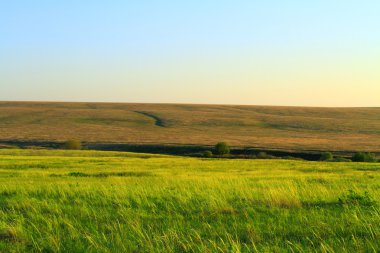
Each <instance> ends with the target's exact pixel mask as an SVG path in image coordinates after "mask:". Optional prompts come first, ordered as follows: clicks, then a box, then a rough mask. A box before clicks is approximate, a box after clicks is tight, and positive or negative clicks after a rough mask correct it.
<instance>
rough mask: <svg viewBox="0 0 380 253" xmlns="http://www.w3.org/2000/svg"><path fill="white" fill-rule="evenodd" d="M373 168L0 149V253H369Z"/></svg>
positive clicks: (376, 245) (375, 234) (378, 191)
mask: <svg viewBox="0 0 380 253" xmlns="http://www.w3.org/2000/svg"><path fill="white" fill-rule="evenodd" d="M379 204H380V164H379V163H371V164H366V163H324V162H304V161H286V160H230V159H197V158H182V157H170V156H159V155H147V154H133V153H116V152H96V151H59V150H55V151H53V150H0V252H24V251H28V252H314V251H316V252H379V251H380V208H379Z"/></svg>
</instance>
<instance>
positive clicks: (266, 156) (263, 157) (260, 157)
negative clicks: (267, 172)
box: [256, 152, 277, 159]
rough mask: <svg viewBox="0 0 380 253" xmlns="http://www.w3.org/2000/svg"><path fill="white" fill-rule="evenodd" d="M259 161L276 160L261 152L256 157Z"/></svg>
mask: <svg viewBox="0 0 380 253" xmlns="http://www.w3.org/2000/svg"><path fill="white" fill-rule="evenodd" d="M256 158H257V159H276V158H277V157H275V156H273V155H268V154H267V153H266V152H260V153H258V154H257V155H256Z"/></svg>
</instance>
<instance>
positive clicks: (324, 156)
mask: <svg viewBox="0 0 380 253" xmlns="http://www.w3.org/2000/svg"><path fill="white" fill-rule="evenodd" d="M333 158H334V156H333V154H331V152H324V153H322V154H321V158H320V159H319V160H321V161H331V160H332V159H333Z"/></svg>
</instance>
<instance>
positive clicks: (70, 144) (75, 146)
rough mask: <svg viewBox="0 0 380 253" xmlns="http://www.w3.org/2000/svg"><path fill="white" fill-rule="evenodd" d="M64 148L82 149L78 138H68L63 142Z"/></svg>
mask: <svg viewBox="0 0 380 253" xmlns="http://www.w3.org/2000/svg"><path fill="white" fill-rule="evenodd" d="M64 148H65V149H70V150H80V149H82V143H81V142H80V141H78V140H68V141H66V142H65V145H64Z"/></svg>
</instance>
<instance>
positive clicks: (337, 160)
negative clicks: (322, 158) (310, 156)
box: [331, 156, 352, 162]
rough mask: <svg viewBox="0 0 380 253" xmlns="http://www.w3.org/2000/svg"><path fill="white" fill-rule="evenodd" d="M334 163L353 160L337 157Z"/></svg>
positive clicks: (333, 160)
mask: <svg viewBox="0 0 380 253" xmlns="http://www.w3.org/2000/svg"><path fill="white" fill-rule="evenodd" d="M331 161H332V162H352V161H351V159H348V158H344V157H339V156H338V157H335V158H334V159H332V160H331Z"/></svg>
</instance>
